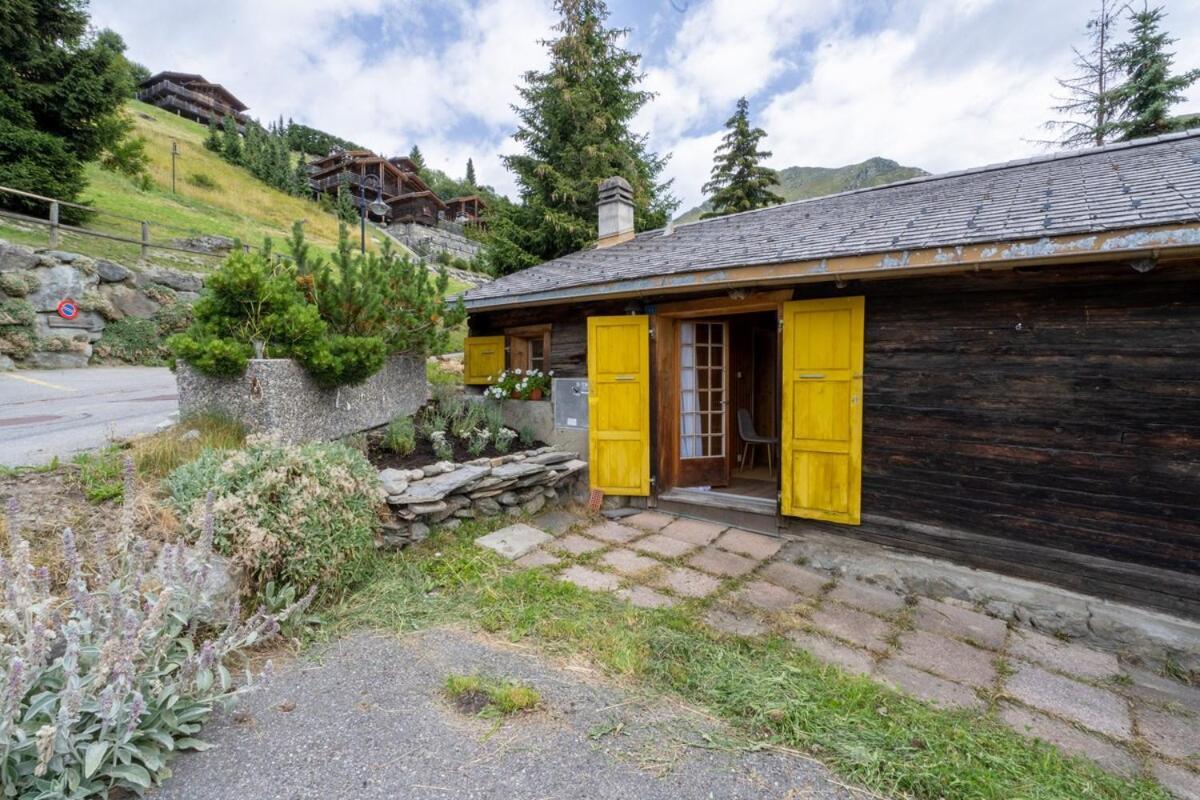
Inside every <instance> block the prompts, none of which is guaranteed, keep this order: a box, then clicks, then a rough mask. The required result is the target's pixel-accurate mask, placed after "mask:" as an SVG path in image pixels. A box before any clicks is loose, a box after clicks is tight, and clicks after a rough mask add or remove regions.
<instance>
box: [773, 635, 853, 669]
mask: <svg viewBox="0 0 1200 800" xmlns="http://www.w3.org/2000/svg"><path fill="white" fill-rule="evenodd" d="M787 637H788V638H789V639H791V640H792V643H793V644H795V645H796V646H797V647H799V648H800V649H801V650H806V651H808V653H809V654H810V655H811V656H812V657H813V658H815V659H817V660H818V661H823V662H825V663H826V664H832V665H834V666H837V667H841V668H842V669H844V670H846V671H847V672H851V673H854V674H856V675H870V674H871V671H872V670H873V669H874V666H875V664H874V662H873V661H872V660H871V656H870V654H869V653H866V652H864V651H862V650H858V649H856V648H853V647H847V646H846V645H844V644H839V643H837V642H835V641H833V640H832V639H826V638H825V637H823V636H816V635H814V634H811V633H803V632H801V631H792V632H790V633H789V634H788V635H787Z"/></svg>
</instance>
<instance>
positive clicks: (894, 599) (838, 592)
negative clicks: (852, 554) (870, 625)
mask: <svg viewBox="0 0 1200 800" xmlns="http://www.w3.org/2000/svg"><path fill="white" fill-rule="evenodd" d="M829 597H830V598H832V599H834V600H837V601H838V602H839V603H845V604H846V605H848V606H854V607H855V608H858V609H861V610H863V611H870V612H871V613H872V614H881V615H883V616H891V615H892V614H895V613H896V612H897V611H899V610H900V609H902V608H904V605H905V601H904V595H901V594H896V593H895V592H892V591H888V590H887V589H881V588H879V587H878V586H872V585H871V584H869V583H863V582H862V581H856V580H853V579H851V578H847V579H845V580H843V581H842V582H840V583H839V584H838V585H837V586H835V587H833V591H831V592H830V593H829Z"/></svg>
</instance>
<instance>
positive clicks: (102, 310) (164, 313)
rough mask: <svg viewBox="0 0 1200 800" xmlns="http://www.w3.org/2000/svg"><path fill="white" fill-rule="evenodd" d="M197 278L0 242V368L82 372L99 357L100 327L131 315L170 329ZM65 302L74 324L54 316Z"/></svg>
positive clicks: (193, 294) (191, 297) (192, 295)
mask: <svg viewBox="0 0 1200 800" xmlns="http://www.w3.org/2000/svg"><path fill="white" fill-rule="evenodd" d="M202 286H203V280H202V279H201V277H200V276H199V275H196V274H193V273H190V272H178V271H176V270H170V269H158V268H156V269H145V270H141V271H134V270H131V269H127V268H126V267H123V266H121V265H120V264H116V263H113V262H112V261H107V260H105V259H102V258H89V257H88V256H82V255H79V254H77V253H67V252H63V251H61V250H47V249H35V248H32V247H26V246H24V245H19V244H9V243H7V242H4V241H3V240H0V370H3V369H13V368H17V367H23V368H28V367H38V368H46V369H62V368H67V367H86V366H87V365H88V364H89V363H90V362H91V361H92V360H93V355H96V356H103V354H104V351H105V345H104V342H103V341H102V339H103V337H104V329H105V326H106V325H108V324H109V323H111V322H116V321H117V320H121V319H125V318H126V317H135V318H139V319H148V320H153V321H155V322H157V323H159V325H158V327H159V328H160V329H162V328H164V327H165V328H166V330H162V331H160V332H161V333H170V332H174V330H176V329H177V328H178V326H179V325H180V321H179V315H178V314H175V313H172V312H173V311H176V310H177V309H175V307H176V306H177V305H179V304H181V303H182V304H188V305H190V304H191V303H193V302H195V300H196V299H197V298H198V297H199V292H200V289H201V288H202ZM63 300H73V301H75V303H76V305H77V306H78V307H79V309H80V310H79V314H78V316H76V317H75V319H71V320H68V319H64V318H63V317H61V316H59V314H58V311H57V309H58V304H59V303H60V302H61V301H63Z"/></svg>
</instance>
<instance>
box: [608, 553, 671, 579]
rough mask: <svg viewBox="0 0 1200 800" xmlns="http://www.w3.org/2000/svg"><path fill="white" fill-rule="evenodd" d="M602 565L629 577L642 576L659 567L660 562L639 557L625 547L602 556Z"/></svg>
mask: <svg viewBox="0 0 1200 800" xmlns="http://www.w3.org/2000/svg"><path fill="white" fill-rule="evenodd" d="M600 563H601V564H603V565H604V566H606V567H608V568H610V569H614V570H616V571H617V572H619V573H621V574H622V575H625V576H627V577H634V576H637V575H642V574H644V573H646V572H649V571H650V570H652V569H654V568H655V567H657V566H658V562H657V561H655V560H654V559H653V558H646V557H645V556H639V555H638V554H637V553H635V552H633V551H632V550H626V549H625V548H623V547H622V548H618V549H616V550H610V551H609V552H607V553H605V554H604V555H602V556H601V557H600Z"/></svg>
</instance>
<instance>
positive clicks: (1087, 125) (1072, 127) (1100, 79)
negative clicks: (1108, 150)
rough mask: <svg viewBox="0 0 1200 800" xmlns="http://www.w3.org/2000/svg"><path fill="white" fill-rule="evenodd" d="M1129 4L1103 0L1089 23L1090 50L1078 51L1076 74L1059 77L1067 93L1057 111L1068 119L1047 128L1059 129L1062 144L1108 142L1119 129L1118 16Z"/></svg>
mask: <svg viewBox="0 0 1200 800" xmlns="http://www.w3.org/2000/svg"><path fill="white" fill-rule="evenodd" d="M1128 7H1129V4H1128V2H1127V1H1126V0H1100V7H1099V8H1098V9H1096V11H1095V13H1094V14H1093V15H1092V18H1091V19H1089V20H1088V22H1087V31H1088V49H1087V51H1086V52H1081V51H1080V50H1079V49H1078V48H1072V49H1073V51H1074V53H1075V70H1076V74H1075V75H1073V76H1072V77H1070V78H1058V79H1057V80H1058V85H1059V86H1060V87H1062V89H1063V90H1064V91H1065V92H1066V97H1064V98H1061V100H1060V103H1059V105H1057V106H1055V107H1054V111H1055V112H1057V113H1058V114H1062V115H1063V116H1064V117H1065V118H1064V119H1055V120H1051V121H1049V122H1047V123H1046V124H1045V126H1044V127H1045V128H1046V129H1047V130H1051V131H1058V132H1059V133H1060V136H1059V137H1058V138H1057V139H1055V140H1054V141H1053V142H1048V143H1047V144H1056V145H1059V146H1062V147H1069V148H1075V147H1092V146H1099V145H1102V144H1104V143H1105V142H1106V141H1108V140H1109V139H1110V138H1111V137H1112V136H1113V135H1114V134H1115V132H1116V121H1117V117H1118V115H1119V114H1120V102H1119V100H1118V99H1117V96H1116V94H1115V90H1116V88H1117V86H1118V84H1119V82H1120V77H1121V67H1120V65H1119V64H1118V63H1117V60H1116V58H1115V57H1114V52H1113V51H1114V50H1115V49H1116V42H1115V32H1114V31H1113V28H1114V27H1115V26H1116V24H1117V21H1118V18H1119V16H1120V14H1121V12H1122V11H1124V10H1125V9H1126V8H1128Z"/></svg>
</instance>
